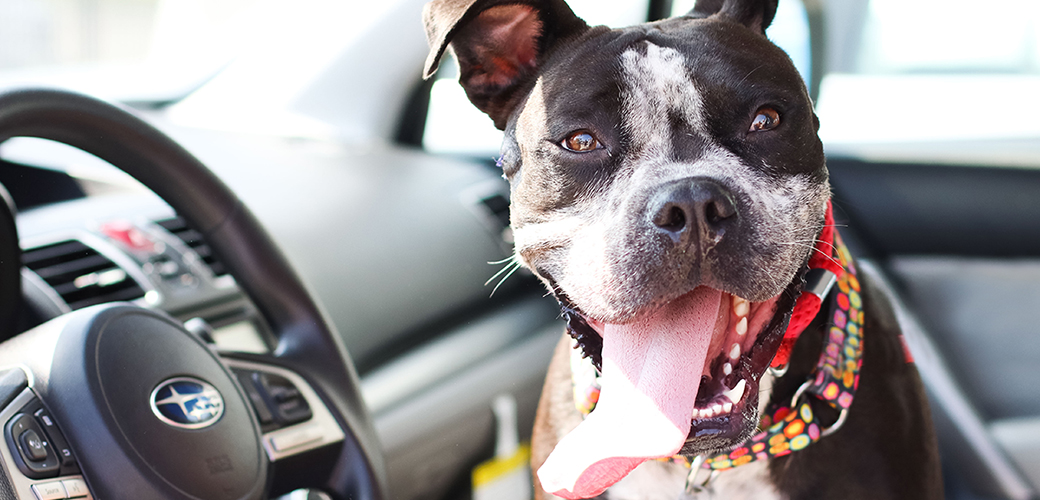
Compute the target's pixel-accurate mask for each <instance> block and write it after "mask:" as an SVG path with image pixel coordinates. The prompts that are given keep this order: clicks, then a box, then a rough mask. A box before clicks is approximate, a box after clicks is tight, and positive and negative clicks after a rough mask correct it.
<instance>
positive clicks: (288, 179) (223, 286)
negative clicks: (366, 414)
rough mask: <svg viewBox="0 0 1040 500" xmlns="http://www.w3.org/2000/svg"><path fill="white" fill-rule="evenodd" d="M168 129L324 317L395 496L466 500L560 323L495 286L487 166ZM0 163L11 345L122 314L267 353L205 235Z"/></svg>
mask: <svg viewBox="0 0 1040 500" xmlns="http://www.w3.org/2000/svg"><path fill="white" fill-rule="evenodd" d="M164 131H166V132H167V133H169V134H170V135H171V136H173V137H175V139H177V140H178V141H179V142H181V143H182V144H184V145H185V147H187V148H188V149H189V150H191V151H192V152H193V153H194V154H196V155H197V156H198V157H199V158H200V159H201V160H202V161H203V163H205V164H207V166H209V167H210V168H211V169H213V170H214V171H215V172H217V174H218V175H219V176H220V177H221V178H222V179H223V180H224V181H225V182H226V183H227V184H229V185H230V186H231V188H232V189H233V190H234V191H235V192H236V194H238V195H239V196H240V197H241V198H242V200H243V201H244V202H245V203H246V205H247V206H248V207H249V208H250V209H251V210H252V211H253V212H254V213H255V214H257V216H258V218H259V219H260V221H261V223H262V224H263V225H264V227H265V229H266V230H267V231H268V232H269V233H270V234H271V235H272V236H273V238H274V239H275V241H276V242H277V243H278V244H279V246H280V248H281V249H282V251H283V252H285V253H286V255H287V256H288V257H289V260H290V262H292V264H293V265H294V267H296V269H297V271H298V272H299V273H300V274H301V275H302V277H303V279H304V281H305V283H306V284H307V285H308V286H309V287H310V288H311V290H312V292H314V294H315V295H316V296H317V297H318V300H319V301H320V302H321V303H322V305H323V306H324V308H325V311H326V314H327V315H328V317H330V318H331V319H332V322H333V323H334V324H335V326H336V328H337V330H338V331H339V333H340V335H341V336H342V338H343V340H344V343H345V344H346V347H347V349H348V351H349V352H350V354H351V356H352V359H353V361H354V363H355V366H356V367H357V370H358V372H359V374H360V376H361V387H362V392H363V395H364V399H365V402H366V404H367V405H368V408H369V411H371V413H372V415H373V417H374V422H375V426H376V430H377V432H378V434H379V439H380V441H381V443H382V445H383V452H384V455H385V459H386V464H387V475H388V483H389V488H390V492H389V493H390V497H391V498H454V497H459V496H465V495H467V494H468V487H469V484H468V483H469V471H470V469H471V468H472V467H473V466H474V465H475V464H476V463H478V462H480V461H482V460H485V459H487V458H490V457H491V455H492V452H493V448H494V444H495V442H494V441H495V439H494V435H495V420H494V417H493V414H492V410H491V405H492V401H493V400H494V399H495V398H496V397H498V396H501V395H503V394H507V395H509V396H511V397H513V398H514V399H515V400H516V402H517V409H518V410H517V412H518V420H519V422H520V424H519V432H520V434H521V437H523V438H526V437H528V436H529V434H530V427H531V425H530V424H531V422H532V421H533V416H534V410H535V406H536V404H537V398H538V394H539V392H540V389H541V384H542V378H543V376H544V372H545V368H546V366H547V363H548V359H549V357H550V353H551V351H552V349H553V347H554V345H555V343H556V341H557V340H558V338H559V335H560V333H561V332H562V325H561V324H560V323H559V309H558V308H557V307H556V305H555V302H554V301H553V300H552V299H551V298H548V297H546V296H545V293H544V289H543V288H542V287H541V285H540V284H539V283H537V282H535V280H534V279H533V278H532V277H531V276H530V275H523V274H520V273H518V274H516V275H514V276H511V277H509V278H508V279H506V280H505V281H504V282H502V283H501V284H499V283H498V280H495V281H489V278H491V277H492V276H493V275H495V273H496V272H497V271H498V270H499V269H500V268H501V267H502V265H504V263H505V262H506V261H507V260H508V256H509V250H510V246H511V245H510V244H509V241H508V237H509V234H508V230H507V227H508V212H507V207H508V191H507V187H506V185H505V183H504V181H503V180H502V179H501V178H500V176H499V175H497V173H496V172H495V171H494V170H493V169H492V168H489V167H488V166H487V165H483V164H480V163H479V162H473V161H469V160H466V161H461V160H453V159H450V158H437V157H432V156H429V155H424V154H420V153H418V152H415V151H411V150H408V149H407V148H397V147H376V148H373V149H369V150H367V151H363V152H361V153H357V152H356V151H357V149H358V148H355V147H351V148H346V147H343V146H341V145H337V144H334V143H327V142H320V141H310V140H300V139H282V138H272V137H255V136H247V135H239V134H230V133H227V134H222V133H213V132H212V131H205V132H204V133H202V132H198V131H194V130H188V129H178V128H174V127H167V128H166V129H165V130H164ZM19 140H20V139H19ZM10 151H12V150H11V149H10V148H8V149H6V150H0V158H4V161H5V165H4V173H3V174H2V176H3V179H0V182H4V183H5V184H6V185H8V188H9V189H10V191H11V192H12V194H13V195H14V197H15V201H16V204H17V205H19V206H18V208H19V211H18V214H17V216H16V219H17V226H18V230H19V237H20V240H21V247H22V251H23V257H22V262H23V266H24V267H23V269H22V278H23V280H22V281H23V284H22V287H23V300H24V304H23V307H22V308H21V311H20V315H19V319H18V326H17V327H16V331H17V332H21V331H24V330H27V329H29V328H32V327H34V326H36V325H38V324H40V323H42V322H44V321H47V320H49V319H51V318H54V317H57V316H59V315H61V314H63V313H67V312H69V311H73V310H77V309H81V308H84V307H87V306H90V305H94V304H99V303H107V302H131V303H134V304H136V305H139V306H143V307H145V308H149V309H155V310H159V311H162V312H164V313H166V314H169V315H170V316H172V317H173V318H175V319H176V320H177V321H180V322H183V323H184V325H185V326H186V327H187V328H188V329H189V331H191V332H193V333H196V334H198V335H200V336H201V337H202V338H203V339H206V340H207V341H209V342H211V343H212V346H213V348H214V349H216V350H218V351H222V352H230V353H266V352H270V351H271V350H272V349H274V348H276V344H275V342H274V338H273V336H272V334H271V332H270V330H269V328H268V326H267V325H266V324H265V322H264V320H263V318H262V316H261V315H260V314H259V313H258V311H257V309H256V307H255V306H254V305H253V304H252V303H251V301H250V300H249V299H248V297H247V296H246V295H245V294H244V293H243V292H242V290H241V289H240V288H239V287H238V285H237V284H236V282H235V280H234V278H233V277H232V276H230V275H229V274H228V272H227V270H226V269H225V268H224V266H223V264H222V263H221V261H220V260H219V259H218V258H217V257H216V256H215V255H214V254H213V252H212V251H211V250H210V248H209V246H208V245H207V243H206V242H205V241H204V239H203V237H202V235H201V234H199V233H198V232H197V231H195V230H194V229H193V228H191V227H190V226H189V225H188V223H187V222H186V221H185V220H184V218H182V217H180V216H178V214H176V213H175V212H174V211H173V209H172V208H170V207H169V206H168V205H167V204H166V203H165V202H163V201H162V200H161V199H159V198H158V197H157V196H155V195H154V194H152V193H151V192H149V191H147V190H144V189H142V188H141V187H139V186H134V185H133V184H132V183H121V182H113V183H108V182H106V181H104V180H102V181H98V180H97V179H98V178H102V179H104V178H105V177H104V176H100V177H99V176H93V177H91V176H81V177H77V176H76V175H75V174H76V171H75V169H72V168H65V169H58V170H55V168H54V167H56V166H57V165H54V158H60V157H61V155H57V154H56V155H53V156H49V155H48V154H47V152H46V151H47V149H46V148H42V149H40V150H38V151H37V150H33V151H32V152H31V154H21V153H20V152H17V151H16V154H11V155H9V156H11V157H14V158H16V160H17V161H15V160H12V159H9V158H6V156H7V155H4V154H3V153H5V152H10ZM26 151H29V149H28V148H26ZM36 158H38V161H37V160H36ZM40 165H47V166H46V167H42V168H41V167H40ZM65 167H68V165H65ZM41 179H42V181H41ZM490 263H498V264H490ZM486 282H487V284H485V283H486ZM533 360H535V361H533Z"/></svg>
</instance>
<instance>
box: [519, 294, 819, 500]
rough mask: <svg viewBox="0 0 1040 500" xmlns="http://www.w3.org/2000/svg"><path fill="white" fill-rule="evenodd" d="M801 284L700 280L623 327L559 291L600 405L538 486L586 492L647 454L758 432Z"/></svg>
mask: <svg viewBox="0 0 1040 500" xmlns="http://www.w3.org/2000/svg"><path fill="white" fill-rule="evenodd" d="M799 274H801V273H799ZM801 283H802V280H801V279H800V277H799V278H796V279H795V280H794V281H793V282H792V283H791V284H790V285H789V286H788V287H787V289H786V290H785V291H784V292H782V293H780V294H778V295H777V296H775V297H772V298H770V299H767V300H765V301H761V302H751V301H748V300H746V299H743V298H741V297H738V296H736V295H732V294H729V293H726V292H722V291H719V290H714V289H711V288H707V287H703V286H702V287H697V288H696V289H694V290H692V291H690V292H688V293H686V294H685V295H682V296H680V297H678V298H676V299H675V300H673V301H671V302H669V303H668V304H666V305H665V306H663V307H661V308H659V309H656V310H654V311H651V312H649V313H647V314H643V315H640V316H637V317H636V318H635V319H633V320H632V321H630V322H627V323H625V324H608V323H602V322H600V321H597V320H595V319H593V318H586V317H585V316H583V315H581V313H580V312H578V311H576V310H575V309H573V308H572V307H570V305H569V304H568V303H567V301H566V298H563V299H562V300H561V303H562V304H563V306H564V312H565V314H566V316H567V318H568V324H569V328H568V329H569V331H570V332H571V334H572V336H574V337H575V338H576V339H577V340H578V342H579V345H580V346H581V348H582V349H583V350H584V352H585V354H586V355H588V356H589V357H591V358H592V359H593V362H594V363H595V364H596V365H597V367H600V368H601V377H600V383H601V386H602V388H601V392H600V397H599V401H598V403H597V405H596V410H595V411H593V412H592V413H591V414H590V415H589V416H588V418H586V419H585V421H583V422H582V424H581V425H580V426H579V427H578V428H576V429H575V430H574V431H572V432H571V433H570V434H568V435H567V436H565V437H564V438H563V439H562V440H561V441H560V443H559V444H558V445H557V447H556V449H555V450H554V451H553V453H552V454H551V455H550V456H549V458H548V459H547V460H546V462H545V464H544V465H543V466H542V469H540V470H539V478H540V480H541V482H542V486H543V487H546V490H547V491H550V492H555V493H556V494H557V495H560V496H564V497H565V498H587V497H589V496H595V495H596V494H598V493H599V492H601V491H602V490H603V489H606V488H607V487H609V486H610V485H612V484H613V483H614V482H616V481H617V480H619V479H620V478H621V477H624V476H625V475H626V474H628V472H630V471H631V470H632V469H634V468H635V467H636V466H638V465H639V464H640V463H642V462H644V461H646V460H648V459H651V458H657V457H667V456H672V455H675V454H680V453H681V454H685V455H698V454H704V453H713V452H718V451H722V450H725V449H728V448H729V447H732V446H733V445H735V444H738V443H740V442H742V441H743V440H745V439H746V438H747V437H749V436H750V435H751V434H753V433H754V432H755V430H756V424H757V422H756V420H757V409H756V408H755V406H756V403H757V401H758V383H759V379H760V377H761V375H762V373H763V372H764V371H765V369H766V368H767V367H768V365H769V362H770V360H771V359H772V357H773V355H774V354H775V353H776V349H777V346H778V345H779V342H780V340H781V339H782V338H783V333H784V332H783V331H784V329H785V327H786V324H787V320H788V318H789V317H790V314H791V311H792V310H793V308H794V302H795V300H794V298H795V297H796V295H797V291H798V288H799V287H800V286H801ZM694 388H696V390H694Z"/></svg>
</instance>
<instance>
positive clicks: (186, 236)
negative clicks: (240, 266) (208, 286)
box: [155, 216, 227, 276]
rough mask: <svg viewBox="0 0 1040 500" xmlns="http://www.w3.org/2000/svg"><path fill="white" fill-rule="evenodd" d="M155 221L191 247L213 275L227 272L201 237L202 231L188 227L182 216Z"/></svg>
mask: <svg viewBox="0 0 1040 500" xmlns="http://www.w3.org/2000/svg"><path fill="white" fill-rule="evenodd" d="M155 223H156V224H158V225H160V226H162V227H164V228H166V230H167V231H169V232H171V233H173V235H174V236H176V237H178V238H180V239H181V241H183V242H184V244H185V245H188V246H189V247H191V249H192V250H194V251H195V253H197V254H198V255H199V257H200V258H201V259H202V260H203V262H205V263H206V265H207V266H209V269H210V271H213V275H214V276H223V275H225V274H227V269H226V268H225V267H224V264H223V263H222V262H220V261H219V260H217V257H216V256H215V255H213V250H211V249H210V248H209V245H208V244H207V243H206V242H205V240H203V239H202V233H200V232H198V231H196V230H194V229H192V228H191V227H189V226H188V221H186V220H184V218H183V217H180V216H177V217H174V218H172V219H164V220H160V221H156V222H155Z"/></svg>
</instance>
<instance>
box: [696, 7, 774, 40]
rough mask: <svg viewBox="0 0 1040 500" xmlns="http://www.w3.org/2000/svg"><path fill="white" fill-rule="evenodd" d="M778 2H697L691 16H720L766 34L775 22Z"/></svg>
mask: <svg viewBox="0 0 1040 500" xmlns="http://www.w3.org/2000/svg"><path fill="white" fill-rule="evenodd" d="M778 1H779V0H697V3H696V4H695V5H694V6H693V10H692V11H690V14H689V15H690V16H692V17H698V18H703V17H708V16H712V15H715V14H718V15H720V16H725V17H728V18H730V19H732V20H734V21H736V22H738V23H740V24H743V25H744V26H747V27H748V28H751V29H753V30H755V31H757V32H759V33H762V34H765V32H766V28H768V27H769V24H770V23H772V22H773V16H775V15H776V4H777V2H778Z"/></svg>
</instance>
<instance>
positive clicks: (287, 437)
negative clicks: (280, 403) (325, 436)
mask: <svg viewBox="0 0 1040 500" xmlns="http://www.w3.org/2000/svg"><path fill="white" fill-rule="evenodd" d="M321 437H322V436H321V432H320V431H319V430H317V429H314V428H312V427H310V426H307V427H300V428H297V429H292V430H290V429H285V430H282V431H280V432H278V433H277V434H275V435H274V436H271V446H273V447H274V449H275V451H286V450H290V449H292V448H296V447H297V446H303V445H305V444H310V443H313V442H315V441H320V440H321Z"/></svg>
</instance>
